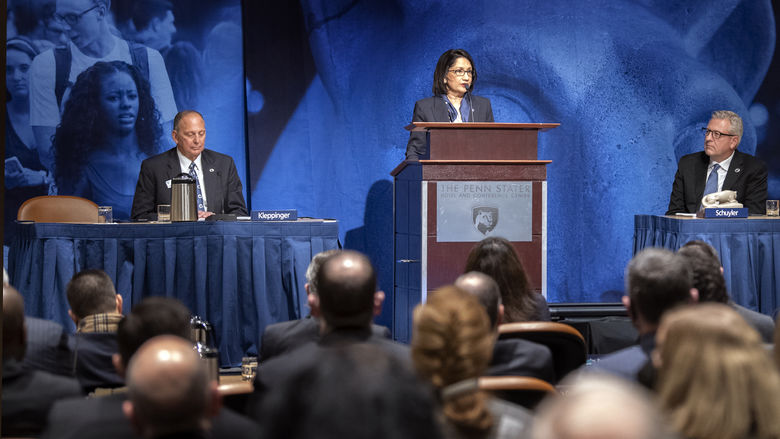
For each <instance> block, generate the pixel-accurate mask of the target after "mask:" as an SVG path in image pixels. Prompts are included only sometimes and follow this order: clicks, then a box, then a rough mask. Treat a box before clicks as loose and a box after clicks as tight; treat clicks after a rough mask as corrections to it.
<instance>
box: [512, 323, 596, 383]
mask: <svg viewBox="0 0 780 439" xmlns="http://www.w3.org/2000/svg"><path fill="white" fill-rule="evenodd" d="M498 334H499V338H501V339H506V338H522V339H524V340H529V341H532V342H534V343H539V344H542V345H545V346H547V347H548V348H550V351H551V352H552V356H553V367H554V369H555V378H556V379H557V380H558V381H560V380H561V379H563V377H565V376H566V375H567V374H568V373H569V372H571V371H573V370H574V369H577V368H578V367H580V366H582V365H583V364H585V361H586V360H587V357H588V353H587V348H586V344H585V339H584V338H583V337H582V334H580V333H579V331H577V330H576V329H574V328H573V327H571V326H569V325H566V324H563V323H555V322H520V323H506V324H503V325H501V326H499V327H498Z"/></svg>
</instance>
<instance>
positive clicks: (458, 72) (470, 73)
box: [450, 69, 474, 77]
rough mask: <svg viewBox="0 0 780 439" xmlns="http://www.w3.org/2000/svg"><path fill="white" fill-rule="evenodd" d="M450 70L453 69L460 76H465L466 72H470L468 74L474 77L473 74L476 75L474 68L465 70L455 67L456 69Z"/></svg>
mask: <svg viewBox="0 0 780 439" xmlns="http://www.w3.org/2000/svg"><path fill="white" fill-rule="evenodd" d="M450 71H451V72H452V73H454V74H455V76H458V77H460V76H463V75H465V74H468V75H469V76H471V77H473V76H474V70H463V69H455V70H450Z"/></svg>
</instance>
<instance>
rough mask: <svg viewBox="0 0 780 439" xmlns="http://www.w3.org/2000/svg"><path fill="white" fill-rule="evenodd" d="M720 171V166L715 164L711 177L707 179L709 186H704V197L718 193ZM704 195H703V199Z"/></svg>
mask: <svg viewBox="0 0 780 439" xmlns="http://www.w3.org/2000/svg"><path fill="white" fill-rule="evenodd" d="M718 169H720V165H718V164H717V163H715V166H713V167H712V171H711V172H710V176H709V177H707V184H706V185H705V186H704V195H709V194H711V193H713V192H718ZM704 195H702V197H703V196H704Z"/></svg>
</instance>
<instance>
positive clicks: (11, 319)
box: [2, 283, 27, 361]
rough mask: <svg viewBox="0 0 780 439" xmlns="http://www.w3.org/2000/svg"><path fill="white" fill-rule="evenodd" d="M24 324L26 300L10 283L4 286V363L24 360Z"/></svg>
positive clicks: (25, 338) (25, 337)
mask: <svg viewBox="0 0 780 439" xmlns="http://www.w3.org/2000/svg"><path fill="white" fill-rule="evenodd" d="M26 331H27V330H26V328H25V324H24V300H23V299H22V295H21V294H19V292H18V291H16V289H15V288H14V287H12V286H11V285H8V283H4V284H3V346H2V348H3V361H5V360H6V359H9V358H13V359H15V360H17V361H22V360H23V359H24V353H25V350H26V346H27V334H26Z"/></svg>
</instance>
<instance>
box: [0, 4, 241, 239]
mask: <svg viewBox="0 0 780 439" xmlns="http://www.w3.org/2000/svg"><path fill="white" fill-rule="evenodd" d="M109 4H110V7H109V8H106V5H109ZM192 5H193V3H192V2H190V1H187V0H114V1H110V2H108V1H106V2H103V1H99V0H95V1H93V0H58V1H54V0H13V1H10V2H9V4H8V11H9V14H8V21H7V25H8V26H7V29H8V32H7V48H6V57H7V60H8V61H7V63H6V64H7V65H6V85H7V89H8V94H9V99H8V101H7V103H6V108H7V110H8V111H7V115H8V116H7V119H6V124H7V125H6V127H7V129H6V133H5V134H6V154H5V155H6V156H5V159H6V162H5V188H6V204H5V225H6V228H5V236H4V243H5V244H6V245H7V244H8V243H9V241H10V239H11V237H12V236H13V231H14V228H13V219H14V218H16V212H17V210H18V208H19V206H20V205H21V203H22V202H23V201H24V200H26V199H28V198H31V197H33V196H37V195H47V194H52V195H54V194H59V195H77V196H81V197H85V198H89V199H91V200H92V201H94V202H95V203H97V204H98V205H107V206H112V207H113V214H114V219H116V220H127V219H128V218H129V214H130V207H131V205H132V201H133V194H134V191H135V185H136V182H137V179H138V172H139V170H140V165H141V161H142V160H143V159H145V158H147V157H149V156H151V155H154V154H158V153H160V152H163V151H165V150H166V149H168V148H172V147H173V146H174V144H173V141H172V140H171V129H172V121H173V117H174V116H175V114H176V112H177V111H179V110H183V109H194V110H197V111H199V112H201V113H202V114H203V117H204V119H205V121H206V130H207V141H206V147H207V148H210V149H213V150H216V151H219V152H222V153H225V154H229V155H231V156H232V157H233V158H234V160H235V162H236V166H237V168H238V172H239V174H240V177H241V180H242V181H243V182H247V172H246V170H247V167H246V160H245V156H246V142H245V136H244V131H245V130H244V114H245V111H244V96H245V92H244V87H245V83H244V73H243V37H242V23H241V4H240V1H239V0H219V1H209V2H202V3H199V4H198V7H197V8H193V7H192ZM95 41H109V42H110V43H109V44H107V45H106V46H107V47H110V49H107V50H106V51H105V53H101V55H102V56H101V55H95V54H94V52H91V50H92V48H93V47H94V45H95V44H96V43H95ZM98 62H102V63H100V64H99V63H98ZM245 187H246V185H245Z"/></svg>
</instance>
